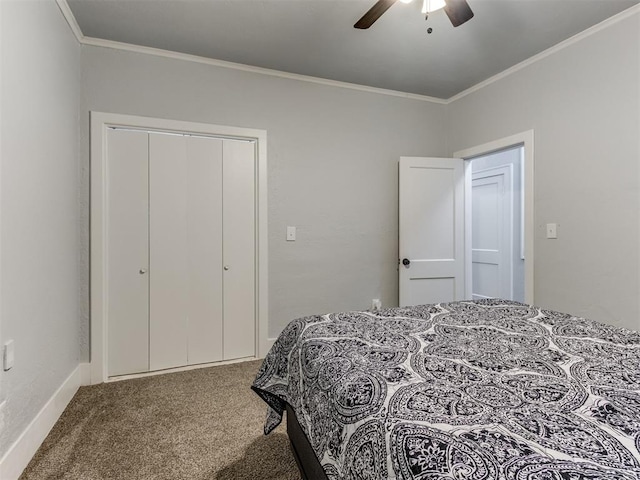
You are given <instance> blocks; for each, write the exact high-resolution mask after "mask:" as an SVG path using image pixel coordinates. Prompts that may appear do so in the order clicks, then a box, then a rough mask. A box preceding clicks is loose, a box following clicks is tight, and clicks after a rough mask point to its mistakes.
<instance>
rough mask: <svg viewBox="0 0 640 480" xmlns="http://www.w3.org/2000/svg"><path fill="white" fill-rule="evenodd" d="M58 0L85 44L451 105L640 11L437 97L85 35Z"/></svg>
mask: <svg viewBox="0 0 640 480" xmlns="http://www.w3.org/2000/svg"><path fill="white" fill-rule="evenodd" d="M56 3H57V4H58V7H59V8H60V11H61V12H62V14H63V15H64V17H65V19H66V20H67V23H68V24H69V27H70V28H71V31H72V32H73V34H74V35H75V37H76V39H77V40H78V42H79V43H80V44H82V45H91V46H94V47H102V48H112V49H115V50H124V51H128V52H134V53H141V54H145V55H154V56H157V57H164V58H171V59H174V60H183V61H187V62H195V63H201V64H205V65H211V66H215V67H221V68H229V69H232V70H240V71H244V72H250V73H256V74H260V75H268V76H272V77H279V78H286V79H289V80H298V81H302V82H309V83H315V84H319V85H325V86H330V87H338V88H346V89H350V90H357V91H361V92H367V93H375V94H378V95H388V96H392V97H400V98H406V99H410V100H419V101H423V102H430V103H436V104H440V105H448V104H450V103H453V102H455V101H457V100H460V99H461V98H464V97H466V96H467V95H470V94H472V93H474V92H477V91H478V90H480V89H482V88H484V87H486V86H488V85H491V84H492V83H495V82H497V81H499V80H502V79H503V78H506V77H508V76H509V75H512V74H514V73H516V72H518V71H520V70H522V69H524V68H526V67H528V66H529V65H532V64H534V63H536V62H538V61H540V60H542V59H544V58H546V57H548V56H550V55H553V54H554V53H557V52H559V51H561V50H563V49H565V48H567V47H569V46H571V45H573V44H575V43H577V42H579V41H581V40H583V39H585V38H587V37H590V36H591V35H593V34H595V33H598V32H600V31H601V30H604V29H606V28H608V27H610V26H612V25H614V24H616V23H618V22H620V21H622V20H625V19H627V18H629V17H631V16H633V15H635V14H637V13H640V4H638V5H634V6H633V7H630V8H628V9H626V10H623V11H622V12H620V13H618V14H616V15H614V16H612V17H609V18H607V19H606V20H603V21H602V22H600V23H598V24H596V25H593V26H591V27H589V28H587V29H586V30H583V31H582V32H579V33H577V34H575V35H574V36H572V37H570V38H568V39H566V40H563V41H562V42H560V43H558V44H556V45H554V46H552V47H550V48H548V49H546V50H544V51H542V52H540V53H538V54H536V55H534V56H532V57H529V58H528V59H526V60H524V61H522V62H520V63H518V64H516V65H514V66H512V67H509V68H507V69H506V70H503V71H502V72H500V73H498V74H496V75H493V76H492V77H489V78H487V79H486V80H483V81H482V82H480V83H477V84H475V85H473V86H472V87H469V88H467V89H466V90H463V91H462V92H460V93H458V94H456V95H454V96H452V97H450V98H446V99H445V98H437V97H430V96H428V95H419V94H416V93H409V92H401V91H398V90H389V89H386V88H378V87H370V86H368V85H360V84H357V83H349V82H341V81H338V80H329V79H327V78H320V77H313V76H311V75H301V74H298V73H290V72H283V71H281V70H272V69H270V68H262V67H255V66H253V65H245V64H242V63H235V62H227V61H225V60H217V59H213V58H208V57H201V56H198V55H190V54H187V53H180V52H174V51H171V50H162V49H159V48H153V47H144V46H141V45H133V44H130V43H123V42H116V41H113V40H105V39H102V38H93V37H85V36H84V34H83V33H82V30H81V29H80V26H79V25H78V22H77V21H76V18H75V16H74V15H73V12H72V11H71V8H70V7H69V4H68V3H67V0H56Z"/></svg>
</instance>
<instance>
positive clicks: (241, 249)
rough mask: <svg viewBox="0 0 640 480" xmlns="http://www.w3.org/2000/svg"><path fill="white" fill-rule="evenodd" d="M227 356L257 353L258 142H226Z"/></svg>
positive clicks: (225, 300) (224, 209) (225, 272)
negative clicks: (256, 230) (256, 183)
mask: <svg viewBox="0 0 640 480" xmlns="http://www.w3.org/2000/svg"><path fill="white" fill-rule="evenodd" d="M222 185H223V199H224V202H223V226H222V232H223V245H224V265H225V267H227V268H228V269H226V270H224V329H223V330H224V359H225V360H229V359H234V358H242V357H250V356H254V355H255V227H254V225H255V145H254V144H253V143H251V142H240V141H234V140H224V143H223V182H222Z"/></svg>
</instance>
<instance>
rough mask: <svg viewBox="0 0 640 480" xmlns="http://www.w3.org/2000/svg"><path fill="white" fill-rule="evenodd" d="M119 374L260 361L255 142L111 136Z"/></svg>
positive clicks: (113, 341) (114, 348)
mask: <svg viewBox="0 0 640 480" xmlns="http://www.w3.org/2000/svg"><path fill="white" fill-rule="evenodd" d="M107 146H108V154H107V172H108V173H107V174H108V183H107V202H108V203H107V205H108V209H107V210H108V213H107V215H108V232H109V234H108V245H107V258H108V263H107V265H108V268H107V271H108V284H107V291H108V292H109V295H108V312H107V331H108V376H116V375H124V374H131V373H139V372H145V371H149V370H151V371H153V370H162V369H167V368H172V367H178V366H184V365H194V364H199V363H209V362H215V361H219V360H229V359H236V358H243V357H252V356H254V355H255V353H256V352H255V335H256V332H255V330H256V322H255V320H256V311H255V310H256V308H255V305H256V303H255V282H256V277H255V271H256V270H255V269H256V266H255V263H256V258H255V245H256V234H255V216H256V215H255V185H256V183H255V174H256V172H255V158H256V154H255V144H254V143H253V142H249V141H240V140H231V139H229V140H228V139H216V138H205V137H193V136H184V135H167V134H162V133H148V132H143V131H130V130H114V129H110V130H109V132H108V144H107Z"/></svg>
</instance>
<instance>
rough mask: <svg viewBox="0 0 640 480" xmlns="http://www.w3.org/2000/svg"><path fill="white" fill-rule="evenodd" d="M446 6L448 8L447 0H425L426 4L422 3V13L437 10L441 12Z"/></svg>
mask: <svg viewBox="0 0 640 480" xmlns="http://www.w3.org/2000/svg"><path fill="white" fill-rule="evenodd" d="M402 1H404V0H402ZM409 1H411V0H409ZM445 6H446V3H445V0H424V2H423V3H422V13H431V12H435V11H436V10H440V9H441V8H444V7H445Z"/></svg>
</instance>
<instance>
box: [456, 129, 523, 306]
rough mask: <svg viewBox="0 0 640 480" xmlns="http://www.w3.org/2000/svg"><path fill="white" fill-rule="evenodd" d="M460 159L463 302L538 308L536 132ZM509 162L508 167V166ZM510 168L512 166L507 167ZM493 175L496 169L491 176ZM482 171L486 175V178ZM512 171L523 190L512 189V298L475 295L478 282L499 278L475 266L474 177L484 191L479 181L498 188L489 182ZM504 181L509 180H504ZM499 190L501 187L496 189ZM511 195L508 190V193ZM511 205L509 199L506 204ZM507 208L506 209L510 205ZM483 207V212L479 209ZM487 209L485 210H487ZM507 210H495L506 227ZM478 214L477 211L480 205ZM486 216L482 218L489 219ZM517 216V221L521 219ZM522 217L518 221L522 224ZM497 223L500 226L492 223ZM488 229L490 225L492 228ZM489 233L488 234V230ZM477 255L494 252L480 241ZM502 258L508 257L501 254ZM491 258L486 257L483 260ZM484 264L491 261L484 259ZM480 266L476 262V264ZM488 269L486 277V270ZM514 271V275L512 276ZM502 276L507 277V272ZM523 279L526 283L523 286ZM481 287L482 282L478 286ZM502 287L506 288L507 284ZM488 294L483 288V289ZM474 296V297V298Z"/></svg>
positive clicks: (478, 222) (480, 223) (484, 147)
mask: <svg viewBox="0 0 640 480" xmlns="http://www.w3.org/2000/svg"><path fill="white" fill-rule="evenodd" d="M453 156H454V157H456V158H462V159H463V160H464V161H465V162H464V163H465V195H464V197H465V208H464V211H465V220H464V222H465V228H464V231H465V234H464V235H465V241H464V244H465V247H464V248H465V298H469V299H471V298H483V297H485V296H486V297H496V296H497V297H502V298H505V297H506V298H508V299H512V300H517V301H523V302H525V303H529V304H534V303H535V300H534V258H533V253H534V249H533V239H534V208H533V207H534V205H533V192H534V133H533V130H529V131H526V132H522V133H518V134H515V135H511V136H509V137H505V138H501V139H499V140H494V141H492V142H488V143H485V144H482V145H478V146H475V147H471V148H467V149H464V150H459V151H456V152H454V154H453ZM507 159H508V160H509V161H506V160H507ZM515 164H518V165H519V167H520V168H519V169H516V167H515ZM508 165H511V166H508ZM491 169H495V170H493V171H491ZM483 170H484V172H482V171H483ZM508 170H511V179H512V183H514V184H518V185H519V186H520V189H519V191H518V189H517V187H516V188H511V191H512V193H511V196H512V208H511V210H512V212H513V213H514V214H515V215H514V216H515V218H513V217H512V220H511V221H512V224H513V226H512V228H511V229H510V230H511V232H512V236H513V237H514V238H513V241H512V247H511V255H510V258H511V259H512V262H513V263H514V264H515V267H516V268H515V269H511V272H512V273H511V274H510V275H512V276H513V277H514V278H513V280H512V281H511V282H506V283H507V285H510V286H511V289H512V293H509V292H507V293H504V292H496V291H495V289H494V291H492V292H490V293H488V290H485V291H484V293H483V292H482V291H478V290H475V291H474V277H475V279H478V277H483V276H485V277H488V276H490V275H494V278H495V275H497V272H496V271H497V270H498V269H497V268H494V270H495V271H494V272H490V270H491V267H489V268H487V267H478V265H476V268H475V271H474V262H473V258H474V255H473V252H472V250H473V248H474V239H473V237H474V225H473V211H474V208H473V197H474V192H473V179H474V176H475V177H476V184H477V185H481V180H480V177H485V178H484V182H485V184H489V183H491V182H492V181H495V182H496V183H500V180H497V179H496V178H488V177H495V176H499V175H498V174H499V172H500V171H503V172H505V171H508ZM505 175H506V174H505ZM501 181H502V183H503V188H504V183H505V182H508V180H507V179H505V177H502V180H501ZM492 188H494V189H496V190H497V189H499V186H494V187H492ZM489 189H490V188H486V189H485V191H484V192H481V190H480V189H479V188H477V189H476V193H477V194H476V197H480V193H487V190H489ZM508 190H509V189H507V191H508ZM507 200H508V198H507ZM481 201H485V203H488V202H489V201H488V200H487V199H486V198H477V202H476V203H479V202H481ZM507 204H508V203H507ZM480 206H482V205H481V204H480ZM485 207H486V205H485ZM504 208H505V207H504V206H503V207H502V210H501V211H500V213H498V207H497V206H496V205H495V204H494V205H493V209H494V210H493V211H494V213H493V215H495V216H496V217H497V216H498V215H499V216H500V218H503V220H502V221H503V223H504V222H505V220H504V217H505V211H504ZM476 210H479V207H478V205H476ZM487 214H488V213H487V211H485V212H484V215H485V217H486V215H487ZM518 214H519V215H518ZM518 217H519V218H518ZM494 221H495V223H497V220H496V219H494ZM489 223H490V222H489ZM480 226H486V225H485V224H484V222H483V220H482V219H478V218H477V219H476V225H475V229H476V231H475V233H476V236H477V237H478V236H479V235H481V234H486V233H487V232H486V231H479V229H478V228H479V227H480ZM486 230H489V229H486ZM494 231H497V227H495V225H494ZM475 243H476V249H477V250H483V249H485V250H491V248H486V245H488V243H487V242H484V246H485V247H484V248H483V241H480V242H479V243H478V242H477V241H476V242H475ZM503 253H504V252H503ZM482 255H484V253H481V254H477V253H476V258H477V259H478V257H479V256H480V257H481V256H482ZM487 255H488V253H487V254H486V255H485V257H486V256H487ZM480 260H482V259H480ZM484 260H487V259H486V258H485V259H484ZM476 263H478V262H476ZM483 268H484V270H485V271H484V272H483V271H482V269H483ZM514 270H515V271H514ZM503 275H507V274H506V273H504V272H503ZM521 279H522V280H521ZM478 281H482V279H480V280H477V281H476V284H477V282H478ZM503 283H504V282H503ZM483 288H484V287H483ZM474 293H475V296H474Z"/></svg>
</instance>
